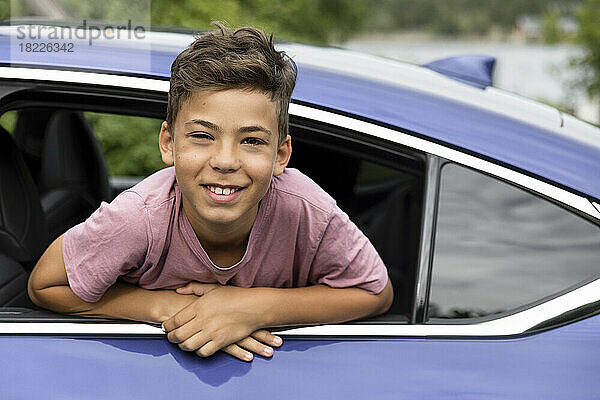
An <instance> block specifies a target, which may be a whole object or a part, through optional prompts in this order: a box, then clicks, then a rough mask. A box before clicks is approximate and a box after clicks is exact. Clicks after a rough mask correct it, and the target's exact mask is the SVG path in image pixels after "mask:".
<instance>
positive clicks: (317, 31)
mask: <svg viewBox="0 0 600 400" xmlns="http://www.w3.org/2000/svg"><path fill="white" fill-rule="evenodd" d="M217 4H218V6H217ZM368 9H369V2H368V0H221V1H219V2H215V1H207V0H175V1H170V2H169V1H164V0H161V1H156V0H153V1H152V24H153V25H167V26H169V25H170V26H181V27H187V28H191V29H195V30H204V29H210V28H211V23H212V22H213V21H222V22H225V23H226V24H227V25H229V26H231V27H238V26H241V25H252V26H255V27H258V28H261V29H264V30H265V31H266V32H267V33H274V34H275V36H276V37H278V38H283V39H288V40H299V41H304V42H307V43H314V44H325V43H329V42H332V41H339V40H344V39H346V38H347V37H349V36H350V35H351V34H353V33H356V32H358V31H360V29H361V28H362V27H363V21H364V17H365V15H367V11H368Z"/></svg>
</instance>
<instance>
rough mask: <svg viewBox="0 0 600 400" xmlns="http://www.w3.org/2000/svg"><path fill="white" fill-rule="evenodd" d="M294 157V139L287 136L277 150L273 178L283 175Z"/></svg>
mask: <svg viewBox="0 0 600 400" xmlns="http://www.w3.org/2000/svg"><path fill="white" fill-rule="evenodd" d="M291 156H292V137H291V136H290V135H287V136H286V137H285V139H284V140H283V142H282V143H281V144H280V145H279V148H278V149H277V156H276V157H275V167H274V168H273V176H279V175H281V174H283V171H284V170H285V167H287V165H288V163H289V162H290V157H291Z"/></svg>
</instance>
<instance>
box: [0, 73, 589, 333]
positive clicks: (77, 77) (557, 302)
mask: <svg viewBox="0 0 600 400" xmlns="http://www.w3.org/2000/svg"><path fill="white" fill-rule="evenodd" d="M0 78H12V79H24V80H39V81H55V82H69V83H81V84H87V85H90V84H91V85H104V86H115V87H125V88H132V89H144V90H152V91H158V92H167V91H168V89H169V82H167V81H162V80H155V79H150V78H137V77H128V76H120V75H107V74H102V73H92V72H77V71H59V70H47V69H35V68H10V67H0ZM290 114H291V115H295V116H300V117H304V118H308V119H312V120H315V121H319V122H322V123H325V124H329V125H335V126H338V127H342V128H346V129H350V130H354V131H358V132H361V133H363V134H366V135H370V136H373V137H377V138H380V139H384V140H388V141H390V142H395V143H398V144H401V145H404V146H407V147H409V148H412V149H416V150H419V151H423V152H425V153H429V154H432V155H434V156H438V157H442V158H445V159H447V160H449V161H453V162H455V163H458V164H462V165H465V166H467V167H471V168H473V169H476V170H479V171H482V172H485V173H487V174H489V175H492V176H495V177H497V178H500V179H503V180H506V181H509V182H512V183H514V184H516V185H519V186H522V187H526V188H528V189H529V190H531V191H534V192H536V193H539V194H541V195H543V196H546V197H548V198H551V199H554V200H556V201H558V202H560V203H563V204H565V205H567V206H569V207H571V208H573V209H576V210H579V211H580V212H582V213H585V214H586V215H588V216H590V217H592V218H594V219H595V220H596V221H600V206H599V205H598V203H594V204H592V202H590V201H589V200H588V199H586V198H585V197H582V196H579V195H576V194H574V193H571V192H569V191H567V190H564V189H562V188H558V187H556V186H553V185H551V184H549V183H546V182H543V181H540V180H538V179H535V178H533V177H530V176H527V175H525V174H522V173H519V172H517V171H513V170H511V169H509V168H506V167H503V166H500V165H497V164H494V163H492V162H490V161H486V160H482V159H479V158H477V157H475V156H472V155H469V154H465V153H462V152H460V151H458V150H455V149H451V148H448V147H445V146H443V145H440V144H437V143H432V142H428V141H427V140H425V139H421V138H418V137H414V136H411V135H408V134H405V133H403V132H399V131H396V130H393V129H390V128H385V127H382V126H379V125H375V124H373V123H370V122H366V121H360V120H356V119H353V118H351V117H348V116H344V115H339V114H335V113H333V112H330V111H324V110H319V109H314V108H311V107H308V106H304V105H300V104H293V103H292V104H290ZM599 300H600V279H598V280H595V281H593V282H590V283H588V284H586V285H584V286H582V287H580V288H577V289H575V290H573V291H571V292H568V293H565V294H563V295H561V296H559V297H556V298H554V299H552V300H549V301H547V302H545V303H542V304H539V305H537V306H534V307H531V308H529V309H526V310H523V311H521V312H518V313H515V314H512V315H508V316H504V317H501V318H498V319H495V320H491V321H486V322H481V323H475V324H464V325H434V324H431V325H429V324H427V325H387V324H386V325H353V324H345V325H323V326H311V327H302V328H294V329H290V330H286V331H282V332H281V334H282V335H283V336H286V337H293V336H302V337H304V336H318V337H328V336H330V337H332V336H357V337H361V336H364V337H367V336H368V337H372V336H388V337H425V336H427V337H429V336H445V337H447V336H475V337H477V336H481V337H486V336H507V335H517V334H522V333H525V332H527V331H528V330H530V329H532V328H533V327H535V326H537V325H539V324H541V323H543V322H545V321H548V320H550V319H553V318H555V317H558V316H560V315H561V314H564V313H566V312H568V311H571V310H574V309H576V308H579V307H582V306H585V305H587V304H591V303H594V302H596V301H599ZM0 334H68V335H71V334H83V335H85V334H108V335H110V334H114V335H122V334H123V335H130V334H133V335H152V336H154V335H157V336H160V335H164V333H163V332H162V331H161V330H160V328H156V327H152V326H149V325H144V324H115V323H104V324H98V323H31V322H25V323H21V322H14V323H13V322H11V323H0Z"/></svg>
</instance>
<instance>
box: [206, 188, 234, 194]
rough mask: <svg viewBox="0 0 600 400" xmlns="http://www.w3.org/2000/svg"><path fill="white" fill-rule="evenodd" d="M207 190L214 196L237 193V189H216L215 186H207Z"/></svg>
mask: <svg viewBox="0 0 600 400" xmlns="http://www.w3.org/2000/svg"><path fill="white" fill-rule="evenodd" d="M208 189H209V190H210V191H211V192H213V193H216V194H220V195H221V196H228V195H230V194H232V193H234V192H237V191H238V189H236V188H225V189H223V188H220V187H216V186H208Z"/></svg>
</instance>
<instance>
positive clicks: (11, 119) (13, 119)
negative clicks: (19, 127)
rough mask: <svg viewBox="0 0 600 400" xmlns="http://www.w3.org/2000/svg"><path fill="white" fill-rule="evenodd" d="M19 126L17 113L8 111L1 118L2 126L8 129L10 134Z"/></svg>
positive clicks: (0, 123) (0, 124)
mask: <svg viewBox="0 0 600 400" xmlns="http://www.w3.org/2000/svg"><path fill="white" fill-rule="evenodd" d="M16 124H17V112H16V111H8V112H5V113H4V114H2V116H0V126H1V127H3V128H4V129H6V130H7V131H8V132H9V133H11V134H12V133H13V132H14V130H15V125H16Z"/></svg>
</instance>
